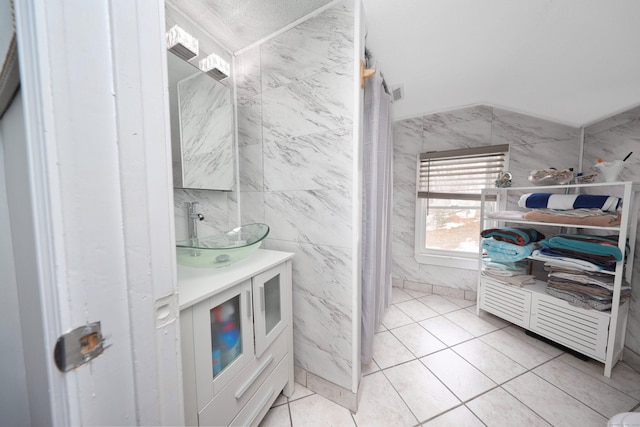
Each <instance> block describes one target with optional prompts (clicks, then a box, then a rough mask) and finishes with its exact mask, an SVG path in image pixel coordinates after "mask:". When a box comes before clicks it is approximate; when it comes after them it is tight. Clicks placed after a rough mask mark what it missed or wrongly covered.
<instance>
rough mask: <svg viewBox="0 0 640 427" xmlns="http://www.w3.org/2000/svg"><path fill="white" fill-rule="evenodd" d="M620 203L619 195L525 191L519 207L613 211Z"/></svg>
mask: <svg viewBox="0 0 640 427" xmlns="http://www.w3.org/2000/svg"><path fill="white" fill-rule="evenodd" d="M621 204H622V200H621V199H620V198H619V197H614V196H598V195H594V194H553V193H527V194H523V195H522V196H520V200H519V201H518V206H520V207H521V208H534V209H535V208H549V209H562V210H566V209H582V208H588V209H592V208H596V209H602V210H603V211H610V212H615V211H617V210H618V209H619V208H620V206H621Z"/></svg>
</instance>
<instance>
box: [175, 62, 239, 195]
mask: <svg viewBox="0 0 640 427" xmlns="http://www.w3.org/2000/svg"><path fill="white" fill-rule="evenodd" d="M167 67H168V75H169V102H170V118H171V141H172V155H173V176H174V186H175V187H177V188H191V189H205V190H224V191H231V190H233V184H234V176H235V174H234V164H235V161H234V143H233V141H234V132H233V130H234V126H233V99H232V93H231V90H230V88H229V87H227V86H226V85H225V84H224V83H221V82H219V81H216V80H215V79H214V78H212V77H211V76H209V75H207V74H205V73H203V72H201V71H200V70H199V69H197V68H195V67H194V66H193V65H191V64H189V63H187V62H185V61H184V60H182V59H180V58H179V57H177V56H176V55H174V54H173V53H171V52H167Z"/></svg>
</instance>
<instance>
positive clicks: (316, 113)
mask: <svg viewBox="0 0 640 427" xmlns="http://www.w3.org/2000/svg"><path fill="white" fill-rule="evenodd" d="M352 89H353V69H352V66H351V63H348V64H345V65H340V66H338V67H336V68H332V69H330V70H327V71H322V72H320V73H318V74H314V75H312V76H310V77H308V78H306V79H304V80H300V81H297V82H294V83H291V84H289V85H287V86H281V87H279V88H277V89H273V90H269V91H267V92H264V93H263V95H262V112H263V113H262V114H263V126H264V129H263V137H264V138H265V140H269V141H273V140H277V139H283V138H291V137H297V136H301V135H308V134H314V133H319V132H322V131H327V130H332V129H339V128H344V127H348V126H351V125H352V123H353V90H352Z"/></svg>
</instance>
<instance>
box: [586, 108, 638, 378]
mask: <svg viewBox="0 0 640 427" xmlns="http://www.w3.org/2000/svg"><path fill="white" fill-rule="evenodd" d="M630 152H633V154H632V155H631V157H629V159H627V161H626V162H625V168H624V169H623V170H622V172H621V173H620V178H619V179H620V181H635V182H640V107H636V108H633V109H630V110H628V111H625V112H623V113H621V114H617V115H615V116H613V117H611V118H608V119H606V120H603V121H600V122H598V123H595V124H593V125H591V126H589V127H587V128H585V136H584V157H583V166H584V171H585V173H587V172H589V173H594V172H598V171H597V170H596V169H595V168H593V165H594V164H596V162H597V160H598V158H602V159H603V160H605V161H611V160H617V159H623V158H624V157H625V156H626V155H627V154H628V153H630ZM639 231H640V230H639ZM636 242H640V233H639V235H637V236H636ZM637 245H638V244H637V243H636V257H635V259H634V268H633V270H634V273H633V279H632V289H633V291H632V292H633V294H632V295H633V296H632V299H631V306H630V312H629V323H628V325H627V337H626V341H625V345H626V347H627V348H628V349H630V350H631V351H633V352H634V353H636V356H637V357H635V358H634V359H635V360H636V361H638V360H640V257H639V256H638V246H637ZM625 360H629V358H628V357H625ZM635 367H636V368H638V369H640V362H636V366H635Z"/></svg>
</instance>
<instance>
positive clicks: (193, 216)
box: [187, 202, 204, 240]
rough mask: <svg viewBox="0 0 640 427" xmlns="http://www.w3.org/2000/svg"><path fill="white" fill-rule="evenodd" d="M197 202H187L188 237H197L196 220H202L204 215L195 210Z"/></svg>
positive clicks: (193, 238)
mask: <svg viewBox="0 0 640 427" xmlns="http://www.w3.org/2000/svg"><path fill="white" fill-rule="evenodd" d="M197 206H198V202H187V230H188V234H189V239H192V240H195V239H197V238H198V221H202V220H204V215H202V214H201V213H198V212H196V209H197Z"/></svg>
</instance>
